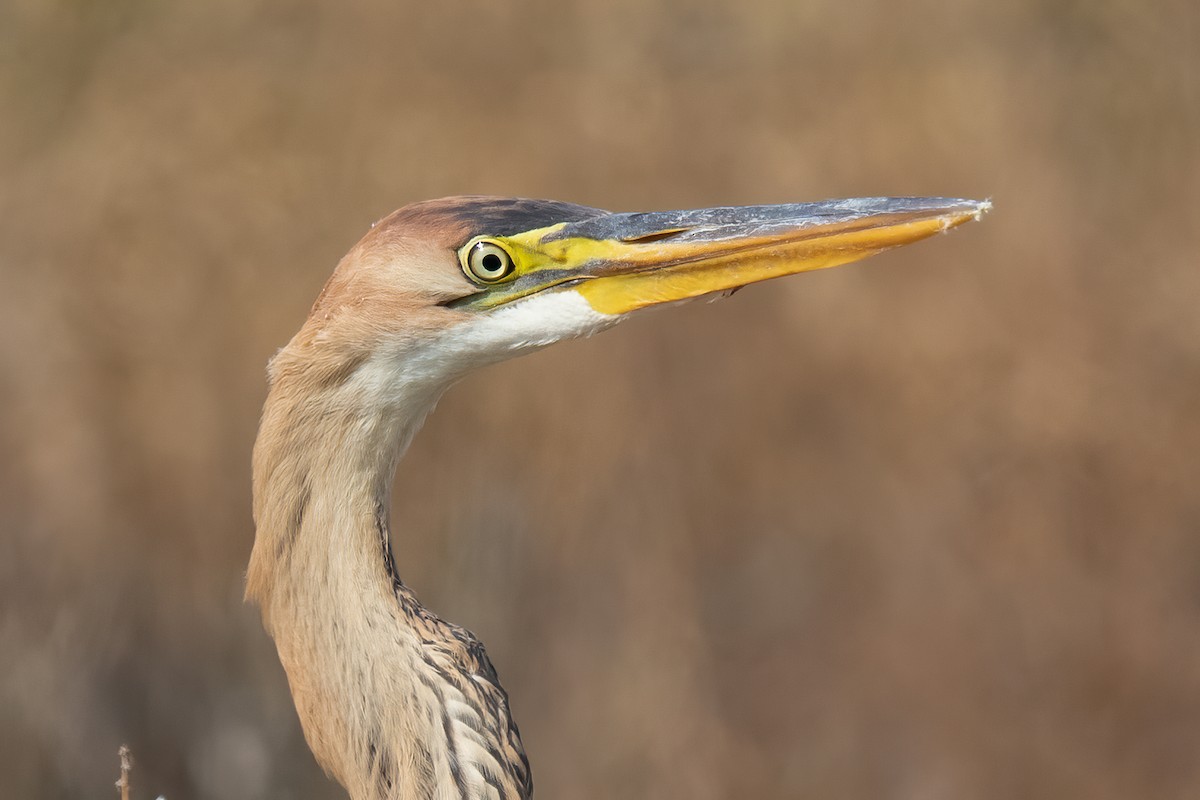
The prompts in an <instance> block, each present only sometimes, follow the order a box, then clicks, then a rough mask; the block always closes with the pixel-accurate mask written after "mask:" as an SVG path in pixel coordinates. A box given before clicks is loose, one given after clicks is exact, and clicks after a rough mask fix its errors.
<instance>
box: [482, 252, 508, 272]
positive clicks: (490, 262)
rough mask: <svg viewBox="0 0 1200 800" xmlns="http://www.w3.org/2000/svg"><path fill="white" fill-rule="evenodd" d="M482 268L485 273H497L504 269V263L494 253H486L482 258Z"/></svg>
mask: <svg viewBox="0 0 1200 800" xmlns="http://www.w3.org/2000/svg"><path fill="white" fill-rule="evenodd" d="M483 268H484V270H485V271H487V272H499V271H500V270H501V269H503V268H504V262H503V261H501V260H500V256H498V255H496V254H495V253H488V254H487V255H486V256H484V257H483Z"/></svg>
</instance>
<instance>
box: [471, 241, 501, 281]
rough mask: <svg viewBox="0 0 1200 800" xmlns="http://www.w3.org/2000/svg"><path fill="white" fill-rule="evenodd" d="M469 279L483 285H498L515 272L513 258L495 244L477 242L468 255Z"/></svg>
mask: <svg viewBox="0 0 1200 800" xmlns="http://www.w3.org/2000/svg"><path fill="white" fill-rule="evenodd" d="M466 267H467V277H469V278H473V279H474V280H477V281H480V282H481V283H496V282H497V281H501V280H503V279H505V278H507V277H508V276H509V275H510V274H512V271H513V260H512V256H510V255H509V254H508V251H507V250H505V249H504V248H503V247H501V246H500V245H498V244H496V243H494V242H487V241H483V242H476V243H475V244H473V245H472V246H471V249H470V251H469V252H468V253H467V263H466Z"/></svg>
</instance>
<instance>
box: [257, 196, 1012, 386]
mask: <svg viewBox="0 0 1200 800" xmlns="http://www.w3.org/2000/svg"><path fill="white" fill-rule="evenodd" d="M989 207H990V204H989V203H988V202H986V201H983V202H981V201H974V200H956V199H947V198H859V199H850V200H834V201H826V202H819V203H800V204H784V205H764V206H742V207H719V208H704V209H694V210H688V211H662V212H648V213H610V212H608V211H602V210H600V209H595V208H588V207H585V206H579V205H573V204H570V203H561V202H555V201H548V200H525V199H518V198H496V197H452V198H446V199H442V200H433V201H427V202H422V203H415V204H413V205H409V206H405V207H404V208H401V209H400V210H398V211H396V212H394V213H393V214H391V215H390V216H388V217H386V218H384V219H383V220H381V221H380V222H379V223H377V224H376V225H375V226H373V227H372V229H371V231H370V232H369V233H368V234H367V235H366V236H365V237H363V239H362V240H361V241H360V242H359V243H358V244H357V245H355V247H354V248H353V249H352V250H351V251H350V252H349V253H348V254H347V255H346V257H345V258H344V259H343V260H342V262H341V263H340V264H339V266H338V268H337V270H336V271H335V273H334V275H333V276H332V278H330V280H329V282H328V284H327V285H326V287H325V289H324V291H323V292H322V294H321V296H320V298H319V299H318V300H317V302H316V304H315V306H314V307H313V310H312V314H311V315H310V317H309V321H308V324H306V326H305V328H304V329H303V330H302V331H301V333H300V334H299V335H298V336H297V338H296V339H295V340H293V343H292V345H290V346H289V349H295V348H301V349H304V350H306V351H308V352H306V353H305V354H304V358H303V359H302V361H303V363H305V364H306V365H309V366H310V367H311V366H312V365H314V364H316V365H320V364H324V372H325V373H328V374H329V376H331V377H332V378H336V379H344V378H346V377H347V376H348V375H350V374H352V373H353V372H355V371H356V370H357V369H359V368H360V367H363V366H364V365H371V366H373V367H374V368H375V372H374V373H373V375H374V378H375V382H376V383H379V384H386V383H393V382H394V383H402V384H406V385H408V384H413V383H418V384H421V385H429V386H431V387H432V386H435V385H436V386H438V387H440V388H444V386H445V385H448V384H449V383H450V382H452V381H454V380H456V379H457V378H459V377H461V376H462V375H463V374H464V373H466V372H468V371H470V370H471V369H472V368H475V367H477V366H481V365H483V364H487V363H491V362H495V361H499V360H502V359H505V358H508V357H512V356H515V355H519V354H521V353H524V352H527V351H530V350H533V349H537V348H540V347H544V346H546V345H549V344H552V343H554V342H556V341H560V340H563V339H569V338H575V337H579V336H586V335H590V334H592V333H595V332H597V331H600V330H603V329H605V328H608V327H611V326H612V325H615V324H616V323H618V322H620V321H621V320H623V319H625V318H626V317H627V316H629V315H630V314H632V313H634V312H637V311H639V310H641V309H645V308H649V307H652V306H658V305H663V304H667V303H674V302H680V301H685V300H690V299H693V298H697V297H703V296H710V295H720V294H722V293H730V292H732V291H734V290H736V289H738V288H740V287H742V286H745V285H746V284H749V283H755V282H758V281H763V280H766V279H769V278H777V277H781V276H785V275H791V274H793V273H797V272H804V271H808V270H815V269H823V268H825V267H833V266H837V265H840V264H845V263H848V262H851V261H857V260H858V259H861V258H865V257H867V256H869V255H873V254H875V253H878V252H881V251H883V250H887V249H889V248H892V247H896V246H899V245H904V244H908V243H910V242H915V241H918V240H920V239H924V238H926V237H928V236H932V235H933V234H936V233H939V232H941V231H945V230H948V229H949V228H952V227H955V226H957V225H960V224H962V223H964V222H966V221H968V220H971V219H977V218H978V217H979V216H980V215H981V214H982V213H983V212H985V211H986V210H988V208H989ZM314 351H325V356H326V357H325V358H320V357H318V358H314ZM285 353H286V351H285ZM284 361H286V359H277V364H276V370H277V371H278V370H280V369H285V368H286V363H281V362H284ZM299 361H301V360H297V363H299ZM381 376H390V377H381Z"/></svg>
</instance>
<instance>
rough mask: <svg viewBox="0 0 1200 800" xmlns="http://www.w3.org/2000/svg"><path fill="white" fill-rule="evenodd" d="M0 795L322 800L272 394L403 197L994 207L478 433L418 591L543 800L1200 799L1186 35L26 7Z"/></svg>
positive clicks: (913, 6)
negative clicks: (121, 772)
mask: <svg viewBox="0 0 1200 800" xmlns="http://www.w3.org/2000/svg"><path fill="white" fill-rule="evenodd" d="M0 92H2V94H0V115H2V120H0V359H2V361H0V404H2V405H0V408H2V412H3V413H2V416H0V526H2V530H0V796H3V797H5V798H9V797H12V798H16V797H29V798H33V797H37V798H77V797H104V796H106V795H107V793H108V792H110V791H112V790H111V788H110V787H111V782H112V780H113V779H114V778H115V775H116V759H115V753H116V751H117V746H118V744H119V743H120V742H122V741H125V740H128V741H129V742H130V744H131V745H132V746H133V749H134V753H135V755H136V756H137V760H138V769H137V772H136V774H135V780H136V782H137V792H136V796H140V797H149V796H151V795H150V794H149V793H150V792H152V791H153V792H163V793H166V795H167V796H168V797H170V798H171V800H185V799H186V798H221V800H232V799H233V798H247V799H248V800H254V799H255V798H298V799H300V798H321V797H336V796H338V790H337V789H336V787H334V786H333V785H332V784H329V783H327V782H326V780H325V779H324V778H323V777H322V776H321V773H320V771H319V770H318V769H317V767H316V766H315V765H314V763H313V762H312V759H311V757H310V756H309V754H308V752H307V749H306V748H305V746H304V743H303V739H302V737H301V734H300V732H299V729H298V726H297V723H296V721H295V717H294V712H293V710H292V707H291V702H290V698H289V696H288V694H287V689H286V686H285V682H284V676H283V673H282V670H281V669H280V667H279V666H278V663H277V661H276V657H275V654H274V650H273V648H272V646H271V644H270V642H269V641H268V640H267V638H266V637H265V635H264V634H263V633H262V632H261V629H260V627H259V624H258V620H257V617H256V613H255V612H254V611H253V610H252V609H250V608H247V607H245V606H243V604H242V603H241V592H242V575H243V568H244V564H245V561H246V558H247V555H248V553H249V549H250V543H251V539H252V535H253V532H252V527H251V522H250V513H249V478H248V461H249V452H250V447H251V443H252V441H253V438H254V432H255V426H256V416H257V412H258V409H259V406H260V404H261V401H262V398H263V392H264V386H263V382H264V377H263V367H264V364H265V362H266V360H267V358H268V357H269V356H270V354H271V353H272V352H273V350H274V349H275V348H276V347H278V346H280V345H281V344H283V343H284V342H285V341H286V340H287V339H288V337H289V336H290V335H291V333H292V332H293V331H294V329H295V328H296V327H297V326H298V325H299V324H300V322H301V320H302V318H303V316H304V314H305V312H306V310H307V308H308V305H309V304H310V302H311V301H312V299H313V297H314V296H315V295H316V292H317V291H318V289H319V288H320V286H321V284H322V282H323V280H324V279H325V277H326V276H327V274H328V273H329V271H330V270H331V269H332V267H333V265H334V263H335V262H336V260H337V259H338V257H339V256H340V255H341V254H342V253H343V252H344V251H345V250H346V249H347V248H348V247H349V246H350V245H351V244H353V242H354V241H355V240H356V239H357V238H358V236H359V235H361V233H362V232H363V231H364V230H365V229H366V227H367V225H368V224H369V223H370V222H371V221H372V220H374V219H376V218H378V217H380V216H382V215H383V214H385V213H386V212H388V211H390V210H391V209H392V208H394V207H396V206H399V205H402V204H404V203H406V202H409V201H412V200H416V199H421V198H426V197H432V196H440V195H446V194H455V193H465V192H483V193H496V194H514V195H526V196H545V197H554V198H559V199H567V200H574V201H577V202H584V203H589V204H593V205H599V206H604V207H610V208H615V209H621V210H635V209H649V208H672V207H690V206H704V205H714V204H724V203H752V202H781V201H792V200H805V199H819V198H824V197H830V196H846V195H876V194H949V195H960V196H971V197H981V196H983V197H986V196H991V197H993V198H994V200H995V203H996V211H995V212H994V213H993V214H992V215H990V216H989V217H988V218H987V219H986V220H985V221H984V222H983V223H982V224H979V225H972V226H969V227H967V228H964V229H962V230H960V231H957V232H956V233H954V234H953V235H952V236H949V237H946V238H940V239H938V240H936V241H933V242H930V243H925V244H922V245H918V246H916V247H914V248H911V249H908V250H905V251H902V252H898V253H894V254H890V255H887V256H884V257H881V258H879V259H876V260H874V261H872V262H869V263H867V264H863V265H858V266H855V267H851V268H847V269H843V270H834V271H831V272H826V273H819V274H813V275H809V276H804V277H800V278H796V279H791V280H787V281H783V282H776V283H773V284H770V285H765V286H759V287H753V288H751V289H748V290H746V291H745V292H743V293H741V294H739V295H738V296H737V297H736V298H734V299H732V300H729V301H725V302H723V303H720V304H718V305H715V306H705V305H702V304H697V305H692V306H689V307H686V308H682V309H673V310H669V311H665V312H661V313H656V314H652V315H648V316H647V317H645V318H643V319H640V320H637V321H635V322H631V323H629V324H627V325H626V326H624V327H623V328H621V329H620V330H618V331H614V332H612V333H609V334H606V335H604V336H602V337H598V338H596V339H593V340H589V341H586V342H578V343H571V344H567V345H562V346H559V347H557V348H554V349H552V350H550V351H547V352H545V353H543V354H539V355H537V356H534V357H531V358H528V359H525V360H523V361H519V362H515V363H511V364H506V365H502V366H499V367H496V368H493V369H490V370H488V371H486V372H484V373H482V374H479V375H478V376H475V377H473V378H472V379H470V380H468V381H466V382H465V383H463V384H462V385H461V386H459V387H457V388H456V389H455V390H454V391H452V392H451V393H450V394H449V395H448V396H447V397H446V399H445V401H444V402H443V404H442V406H441V408H440V409H439V410H438V413H437V414H436V415H434V417H433V418H432V420H431V422H430V424H429V425H428V426H427V428H426V430H425V432H424V433H423V434H422V436H420V437H419V438H418V440H417V443H416V445H415V446H414V447H413V449H412V451H411V453H410V455H409V458H408V459H407V460H406V461H405V462H404V464H403V465H402V467H401V469H400V474H399V476H398V481H397V489H396V499H397V508H396V511H395V519H394V527H395V532H396V539H397V541H396V543H395V544H396V548H397V554H398V555H397V560H398V562H399V564H400V568H401V572H402V574H403V575H404V576H405V578H406V579H407V581H408V582H409V583H410V584H411V585H412V586H414V587H415V588H416V590H417V591H418V592H419V594H420V595H421V597H422V599H423V600H425V602H426V603H427V604H429V605H430V606H432V607H433V608H434V609H435V610H437V611H438V612H440V613H441V614H443V615H444V616H446V617H448V618H449V619H452V620H455V621H457V622H461V623H463V624H465V625H466V626H468V627H469V628H471V629H473V630H474V631H475V632H476V633H478V634H479V635H480V637H481V638H482V639H483V640H484V641H485V642H487V643H488V645H489V650H490V652H491V653H492V655H493V658H494V660H495V662H496V664H497V666H498V668H499V670H500V673H501V676H502V677H503V678H504V679H505V682H506V684H507V686H508V689H509V691H510V692H511V694H512V697H513V702H514V705H515V709H516V712H517V717H518V721H519V722H520V724H521V728H522V731H523V733H524V735H525V741H526V744H527V746H528V748H529V752H530V756H531V759H532V762H533V766H534V773H535V776H536V779H537V784H538V794H539V796H540V797H543V798H625V797H630V798H640V797H646V798H700V799H701V800H704V799H706V798H725V797H753V798H799V797H813V798H913V799H914V800H916V799H918V798H921V799H924V798H934V799H937V798H972V799H973V800H985V799H990V798H996V799H997V800H999V799H1001V798H1005V799H1008V798H1046V799H1047V800H1062V799H1063V798H1113V800H1118V799H1120V800H1127V799H1128V798H1142V797H1146V798H1148V797H1155V798H1185V797H1196V796H1198V795H1200V634H1198V631H1200V492H1198V491H1197V476H1198V472H1200V413H1198V411H1200V269H1198V260H1200V259H1198V255H1197V253H1198V252H1200V12H1198V11H1197V6H1196V4H1195V3H1194V2H1190V0H1186V1H1185V0H1178V1H1177V2H1170V0H1166V1H1165V2H1159V3H1152V4H1145V3H1135V2H1130V1H1129V0H1097V1H1094V2H1075V3H1067V2H1061V3H1050V2H1032V1H1031V0H1017V1H1016V2H1010V3H996V2H988V1H987V0H963V2H957V3H950V4H947V3H940V2H918V3H896V4H888V3H870V2H862V0H818V1H817V2H790V0H753V1H752V2H743V3H732V2H649V3H648V2H645V0H617V1H616V2H613V1H611V0H605V1H603V2H601V0H594V1H593V2H585V3H574V2H562V1H561V0H526V1H524V2H507V3H483V4H456V3H440V4H439V3H416V2H383V1H382V0H380V2H369V1H368V0H355V1H354V2H343V3H321V2H317V1H316V0H311V1H310V2H284V1H283V0H260V1H258V2H248V1H247V0H217V1H216V2H203V3H183V2H151V1H150V0H119V1H117V0H108V1H107V2H86V1H85V0H77V1H76V2H65V1H60V2H54V1H53V0H7V2H5V3H3V4H2V5H0Z"/></svg>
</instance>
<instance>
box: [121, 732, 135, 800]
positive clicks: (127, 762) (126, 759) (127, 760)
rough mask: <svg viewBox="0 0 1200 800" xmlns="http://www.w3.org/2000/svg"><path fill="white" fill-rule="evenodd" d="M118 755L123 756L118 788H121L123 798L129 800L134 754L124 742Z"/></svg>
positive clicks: (122, 799)
mask: <svg viewBox="0 0 1200 800" xmlns="http://www.w3.org/2000/svg"><path fill="white" fill-rule="evenodd" d="M117 755H118V756H120V757H121V777H120V779H119V780H118V781H117V788H118V789H120V790H121V800H129V786H130V781H129V773H131V772H133V754H132V753H130V752H129V745H127V744H123V745H121V747H120V749H119V750H117Z"/></svg>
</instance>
